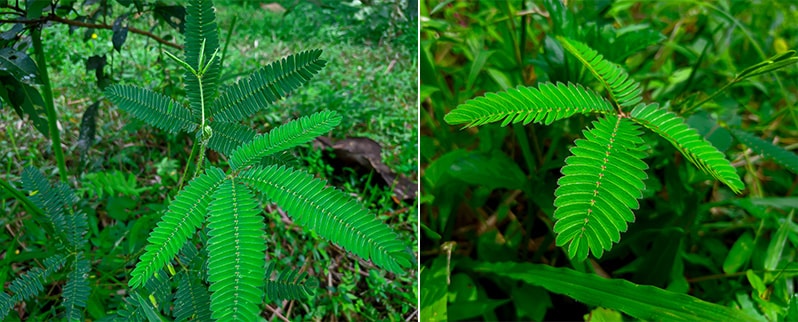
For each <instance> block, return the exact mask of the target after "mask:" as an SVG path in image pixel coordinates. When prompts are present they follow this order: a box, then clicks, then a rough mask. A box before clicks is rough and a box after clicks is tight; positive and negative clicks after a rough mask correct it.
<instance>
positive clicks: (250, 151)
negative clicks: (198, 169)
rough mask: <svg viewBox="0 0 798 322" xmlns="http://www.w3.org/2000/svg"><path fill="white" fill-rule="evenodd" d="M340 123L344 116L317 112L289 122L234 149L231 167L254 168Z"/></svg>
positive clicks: (331, 112) (328, 112) (330, 112)
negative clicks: (257, 164)
mask: <svg viewBox="0 0 798 322" xmlns="http://www.w3.org/2000/svg"><path fill="white" fill-rule="evenodd" d="M340 123H341V115H339V114H338V113H336V112H333V111H324V112H318V113H315V114H312V115H310V116H304V117H301V118H299V119H296V120H294V121H291V122H288V123H286V124H283V125H281V126H278V127H276V128H274V129H273V130H271V131H270V132H269V133H266V134H263V135H258V136H256V137H255V139H253V140H252V141H250V142H248V143H245V144H244V145H242V146H240V147H238V148H237V149H235V150H234V151H233V154H232V155H231V156H230V167H231V168H233V169H240V168H243V167H246V166H248V165H252V164H254V163H256V162H257V161H258V160H260V159H262V158H263V157H265V156H268V155H271V154H274V153H277V152H280V151H284V150H286V149H290V148H292V147H295V146H297V145H299V144H302V143H305V142H308V141H310V140H313V139H314V138H316V137H317V136H319V135H322V134H324V133H327V132H329V131H330V130H332V129H333V128H334V127H335V126H337V125H338V124H340Z"/></svg>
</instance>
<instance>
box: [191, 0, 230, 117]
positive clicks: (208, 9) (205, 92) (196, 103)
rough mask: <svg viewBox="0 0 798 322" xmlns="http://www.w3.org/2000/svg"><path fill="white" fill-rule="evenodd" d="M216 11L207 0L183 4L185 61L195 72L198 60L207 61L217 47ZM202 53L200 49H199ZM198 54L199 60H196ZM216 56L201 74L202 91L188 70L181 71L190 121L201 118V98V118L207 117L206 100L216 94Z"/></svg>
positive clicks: (217, 72) (218, 69)
mask: <svg viewBox="0 0 798 322" xmlns="http://www.w3.org/2000/svg"><path fill="white" fill-rule="evenodd" d="M215 20H216V13H215V9H214V8H213V4H212V3H211V0H198V1H189V4H188V6H187V7H186V29H185V30H186V33H185V36H186V47H185V53H186V59H185V61H186V63H187V64H188V65H189V66H191V68H193V69H194V70H195V71H199V70H200V68H201V67H202V66H200V63H202V64H203V65H204V64H207V63H208V62H209V61H210V59H211V56H212V55H213V54H214V52H215V51H216V50H217V49H218V48H219V34H218V31H217V27H216V22H215ZM203 49H204V51H203V52H200V51H201V50H203ZM200 54H201V55H202V56H203V61H202V62H200ZM219 63H220V59H219V58H218V57H217V58H216V59H214V60H213V61H212V62H211V65H210V66H209V67H208V68H207V70H206V71H205V73H204V74H203V75H202V90H200V82H199V80H198V79H197V76H196V75H194V74H192V73H191V71H189V70H187V71H186V72H185V81H186V97H188V101H189V103H190V105H191V114H192V115H193V116H194V118H193V119H194V120H199V119H200V118H201V117H202V105H203V102H202V99H201V96H204V97H205V102H204V103H205V109H206V114H205V118H206V119H207V118H208V113H207V109H208V106H209V105H210V104H209V103H210V102H211V101H212V99H213V98H214V97H215V96H216V88H217V85H218V82H219V74H220V69H221V65H219Z"/></svg>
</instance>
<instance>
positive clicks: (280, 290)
mask: <svg viewBox="0 0 798 322" xmlns="http://www.w3.org/2000/svg"><path fill="white" fill-rule="evenodd" d="M274 267H275V265H274V263H273V262H272V263H270V264H269V267H268V268H266V278H267V280H266V287H265V290H266V298H268V299H269V300H271V301H278V302H279V301H283V300H302V299H306V298H309V297H313V295H314V294H315V293H316V289H317V288H318V287H319V282H318V281H317V280H315V279H307V281H305V279H306V277H307V274H305V273H302V274H299V272H297V271H295V270H292V269H286V270H284V271H282V272H280V274H278V275H277V276H276V277H275V278H274V279H269V278H271V275H272V272H273V271H274ZM302 281H305V282H304V283H302Z"/></svg>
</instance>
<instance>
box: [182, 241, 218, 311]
mask: <svg viewBox="0 0 798 322" xmlns="http://www.w3.org/2000/svg"><path fill="white" fill-rule="evenodd" d="M192 247H193V245H192ZM198 275H199V274H193V273H191V274H189V273H188V271H185V272H184V273H182V274H178V276H177V293H175V310H174V315H175V320H176V321H186V320H188V319H189V318H191V317H192V316H194V317H195V319H196V320H197V321H209V320H210V319H211V311H210V306H211V303H210V294H209V293H208V289H207V288H206V286H205V284H203V283H202V281H201V280H200V279H199V276H198Z"/></svg>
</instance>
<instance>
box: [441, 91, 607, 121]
mask: <svg viewBox="0 0 798 322" xmlns="http://www.w3.org/2000/svg"><path fill="white" fill-rule="evenodd" d="M612 112H613V108H612V105H611V104H610V103H609V102H608V101H607V100H606V99H604V98H603V97H601V96H599V95H598V94H596V92H594V91H592V90H589V89H585V88H584V87H582V85H579V84H576V85H574V84H571V83H568V84H567V85H565V84H562V83H558V84H556V85H555V84H551V83H541V84H540V85H539V86H538V88H534V87H525V86H519V87H518V88H511V89H508V90H507V91H505V92H502V93H498V94H495V93H487V94H485V96H482V97H478V98H475V99H472V100H468V101H466V102H465V103H463V104H462V105H460V106H458V108H457V109H455V110H453V111H452V112H450V113H449V114H446V116H445V117H444V120H446V122H447V123H449V124H463V123H466V125H465V127H474V126H480V125H484V124H488V123H493V122H498V121H502V126H506V125H508V124H510V123H522V124H523V125H527V124H529V123H531V122H535V123H543V124H551V123H552V122H554V121H556V120H561V119H564V118H568V117H571V116H573V115H574V114H577V113H581V114H587V113H612Z"/></svg>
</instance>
